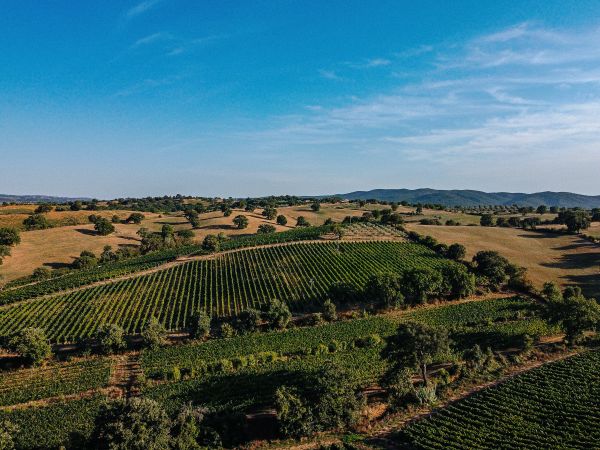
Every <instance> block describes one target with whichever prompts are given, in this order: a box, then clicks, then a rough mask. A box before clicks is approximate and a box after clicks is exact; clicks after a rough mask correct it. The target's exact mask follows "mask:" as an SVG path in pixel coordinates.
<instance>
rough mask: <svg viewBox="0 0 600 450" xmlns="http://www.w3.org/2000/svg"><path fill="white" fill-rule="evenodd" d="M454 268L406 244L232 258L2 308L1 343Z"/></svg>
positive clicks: (81, 333) (173, 322) (84, 333)
mask: <svg viewBox="0 0 600 450" xmlns="http://www.w3.org/2000/svg"><path fill="white" fill-rule="evenodd" d="M446 264H452V263H451V262H450V261H448V260H445V259H443V258H441V257H439V256H438V255H436V254H435V253H433V252H432V251H431V250H429V249H427V248H426V247H424V246H422V245H419V244H413V243H405V242H365V243H342V244H340V245H339V250H338V245H337V244H334V243H325V242H324V243H310V244H290V245H286V246H274V247H259V248H256V249H248V250H240V251H236V252H231V253H224V254H221V255H219V256H218V257H216V258H214V259H207V260H197V261H192V262H189V263H185V264H180V265H177V266H175V267H172V268H170V269H166V270H162V271H158V272H155V273H152V274H148V275H143V276H139V277H135V278H130V279H127V280H121V281H117V282H114V283H109V284H105V285H99V286H95V287H92V288H89V289H84V290H79V291H74V292H72V293H69V294H66V295H63V296H56V297H52V298H42V299H34V300H31V301H28V302H24V303H20V304H16V305H7V306H5V307H2V308H0V336H7V335H10V334H12V333H14V332H16V331H18V330H20V329H22V328H25V327H29V326H37V327H42V328H45V329H46V332H47V334H48V336H49V337H50V338H51V339H52V340H53V341H72V340H76V339H78V338H85V337H89V336H92V335H93V334H94V333H95V332H96V330H97V329H98V327H99V326H101V325H103V324H105V323H116V324H118V325H120V326H122V327H123V328H124V329H125V331H126V332H128V333H136V332H139V331H140V330H141V329H143V327H144V325H145V323H146V322H147V321H148V320H149V319H150V318H151V317H153V316H155V317H157V318H158V319H159V320H160V321H161V322H162V323H163V324H164V325H165V326H166V327H167V328H168V329H171V330H176V329H181V328H184V327H185V326H186V323H187V320H188V318H189V317H190V315H191V314H193V313H194V312H195V311H198V310H205V311H207V312H209V313H210V314H212V315H215V316H227V315H234V314H236V313H239V312H240V311H242V310H243V309H245V308H248V307H258V306H260V305H261V304H262V303H264V302H265V301H267V300H269V299H271V298H278V299H281V300H284V301H286V302H288V303H289V304H290V305H292V306H294V307H296V308H302V307H305V306H308V305H309V304H310V302H312V301H314V300H316V299H321V298H323V297H324V296H325V295H326V292H327V290H328V289H329V287H330V286H331V284H333V283H336V282H347V283H351V284H353V285H355V286H356V287H358V288H362V287H363V285H364V284H365V282H366V280H367V278H368V277H369V275H371V274H374V273H378V272H384V271H394V272H401V271H404V270H407V269H411V268H415V267H440V266H443V265H446Z"/></svg>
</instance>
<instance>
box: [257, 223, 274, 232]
mask: <svg viewBox="0 0 600 450" xmlns="http://www.w3.org/2000/svg"><path fill="white" fill-rule="evenodd" d="M275 231H277V230H276V229H275V227H274V226H273V225H270V224H268V223H263V224H261V225H259V226H258V230H257V231H256V232H257V233H258V234H271V233H275Z"/></svg>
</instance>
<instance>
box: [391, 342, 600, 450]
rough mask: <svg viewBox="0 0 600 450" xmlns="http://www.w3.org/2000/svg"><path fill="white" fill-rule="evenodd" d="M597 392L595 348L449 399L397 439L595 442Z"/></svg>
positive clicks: (536, 445) (489, 443)
mask: <svg viewBox="0 0 600 450" xmlns="http://www.w3.org/2000/svg"><path fill="white" fill-rule="evenodd" d="M599 396H600V351H598V350H595V351H589V352H587V353H584V354H582V355H578V356H574V357H571V358H568V359H566V360H563V361H559V362H555V363H550V364H547V365H545V366H543V367H540V368H537V369H533V370H531V371H530V372H527V373H525V374H522V375H518V376H516V377H514V378H513V379H511V380H509V381H507V382H505V383H503V384H501V385H499V386H498V387H495V388H489V389H486V390H484V391H481V392H479V393H477V394H474V395H473V396H471V397H468V398H466V399H464V400H460V401H458V402H456V403H453V404H451V405H450V406H448V407H446V408H444V409H441V410H439V411H437V412H436V413H435V414H433V415H432V416H431V417H430V418H428V419H424V420H421V421H418V422H415V423H414V424H412V425H410V426H408V427H407V428H406V429H405V430H403V432H402V433H401V435H400V438H399V439H400V440H401V441H402V443H403V444H406V445H407V446H408V447H409V448H417V449H439V448H455V449H488V448H494V449H508V448H520V449H532V450H534V449H540V448H556V449H558V448H564V449H567V448H568V449H592V448H598V443H599V442H600V428H599V427H598V423H599V421H600V404H599V403H598V398H599ZM449 443H452V444H451V446H450V445H449Z"/></svg>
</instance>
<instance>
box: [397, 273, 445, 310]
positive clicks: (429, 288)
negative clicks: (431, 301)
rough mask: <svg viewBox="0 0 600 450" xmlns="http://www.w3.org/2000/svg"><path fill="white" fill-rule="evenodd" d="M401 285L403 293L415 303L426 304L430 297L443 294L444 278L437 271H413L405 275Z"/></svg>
mask: <svg viewBox="0 0 600 450" xmlns="http://www.w3.org/2000/svg"><path fill="white" fill-rule="evenodd" d="M401 285H402V293H403V294H404V295H405V296H406V297H408V298H409V299H410V300H411V301H412V302H413V303H425V302H426V301H427V298H428V297H429V296H432V295H438V294H440V293H441V291H442V288H443V278H442V274H441V273H440V272H439V271H437V270H435V269H429V268H422V269H412V270H409V271H407V272H405V273H404V275H403V276H402V281H401Z"/></svg>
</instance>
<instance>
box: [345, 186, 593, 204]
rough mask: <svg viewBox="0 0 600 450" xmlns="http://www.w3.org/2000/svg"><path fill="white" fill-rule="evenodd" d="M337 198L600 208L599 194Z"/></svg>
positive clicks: (404, 192)
mask: <svg viewBox="0 0 600 450" xmlns="http://www.w3.org/2000/svg"><path fill="white" fill-rule="evenodd" d="M338 196H340V197H342V198H345V199H348V200H367V199H377V200H385V201H389V202H401V201H407V202H409V203H423V204H425V203H432V204H441V205H445V206H477V205H505V206H510V205H513V204H514V205H519V206H533V207H537V206H540V205H546V206H559V207H562V206H564V207H567V208H573V207H580V208H599V207H600V195H594V196H592V195H581V194H573V193H571V192H549V191H547V192H536V193H534V194H524V193H511V192H482V191H472V190H438V189H373V190H371V191H355V192H349V193H347V194H338Z"/></svg>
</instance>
